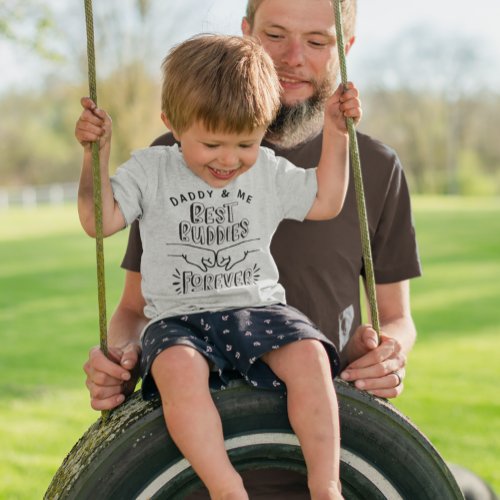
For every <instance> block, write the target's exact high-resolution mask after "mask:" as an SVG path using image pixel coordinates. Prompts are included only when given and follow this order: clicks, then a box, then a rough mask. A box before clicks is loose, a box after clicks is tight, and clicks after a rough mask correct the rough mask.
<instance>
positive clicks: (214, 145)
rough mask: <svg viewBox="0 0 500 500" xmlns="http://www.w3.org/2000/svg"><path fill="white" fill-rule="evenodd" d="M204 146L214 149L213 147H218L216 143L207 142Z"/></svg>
mask: <svg viewBox="0 0 500 500" xmlns="http://www.w3.org/2000/svg"><path fill="white" fill-rule="evenodd" d="M204 146H205V147H207V148H210V149H214V148H216V147H218V146H219V145H218V144H207V143H205V144H204Z"/></svg>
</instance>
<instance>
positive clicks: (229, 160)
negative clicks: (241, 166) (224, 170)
mask: <svg viewBox="0 0 500 500" xmlns="http://www.w3.org/2000/svg"><path fill="white" fill-rule="evenodd" d="M219 164H220V166H221V167H235V166H236V165H237V164H238V156H237V155H236V153H234V152H233V151H224V152H223V153H222V154H221V155H220V156H219Z"/></svg>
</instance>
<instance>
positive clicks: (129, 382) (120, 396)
mask: <svg viewBox="0 0 500 500" xmlns="http://www.w3.org/2000/svg"><path fill="white" fill-rule="evenodd" d="M144 305H145V302H144V298H143V296H142V293H141V275H140V273H136V272H132V271H127V272H126V275H125V285H124V288H123V294H122V297H121V299H120V302H119V303H118V306H117V308H116V310H115V312H114V313H113V316H112V317H111V320H110V322H109V332H108V345H109V347H108V349H109V355H110V358H111V359H108V358H106V356H104V354H103V353H102V351H101V350H100V349H99V347H94V348H92V349H91V350H90V353H89V359H88V361H87V362H86V363H85V365H84V367H83V369H84V371H85V373H86V374H87V380H86V385H87V388H88V390H89V392H90V399H91V406H92V408H93V409H94V410H110V409H113V408H115V407H116V406H118V405H120V404H121V403H123V401H125V397H126V396H127V395H128V394H130V393H132V392H133V390H134V389H135V385H136V383H137V379H138V362H139V357H140V353H141V348H140V341H139V337H140V333H141V331H142V329H143V328H144V326H146V323H147V319H146V318H145V316H144V313H143V309H144Z"/></svg>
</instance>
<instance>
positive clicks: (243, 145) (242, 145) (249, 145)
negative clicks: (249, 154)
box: [240, 144, 253, 149]
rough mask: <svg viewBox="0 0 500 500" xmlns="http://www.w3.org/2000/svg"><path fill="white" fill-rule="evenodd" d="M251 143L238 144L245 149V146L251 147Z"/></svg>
mask: <svg viewBox="0 0 500 500" xmlns="http://www.w3.org/2000/svg"><path fill="white" fill-rule="evenodd" d="M252 146H253V144H240V148H243V149H246V148H251V147H252Z"/></svg>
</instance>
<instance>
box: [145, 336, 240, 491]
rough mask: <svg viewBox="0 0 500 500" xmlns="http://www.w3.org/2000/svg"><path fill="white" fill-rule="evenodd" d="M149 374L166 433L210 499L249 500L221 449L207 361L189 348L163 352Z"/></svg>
mask: <svg viewBox="0 0 500 500" xmlns="http://www.w3.org/2000/svg"><path fill="white" fill-rule="evenodd" d="M151 373H152V375H153V378H154V380H155V382H156V385H157V387H158V390H159V392H160V396H161V401H162V406H163V413H164V417H165V422H166V424H167V429H168V431H169V433H170V435H171V436H172V439H173V440H174V442H175V444H176V445H177V446H178V448H179V449H180V450H181V452H182V454H183V455H184V457H186V459H187V460H188V461H189V462H190V464H191V465H192V467H193V469H194V470H195V471H196V473H197V474H198V476H199V477H200V479H201V480H202V481H203V483H204V484H205V486H206V487H207V488H208V490H209V492H210V496H211V498H215V499H233V498H234V499H235V500H236V499H238V500H240V499H248V496H247V494H246V493H245V489H244V487H243V482H242V480H241V477H240V475H239V474H238V473H237V472H236V470H235V469H234V467H233V466H232V464H231V462H230V461H229V457H228V456H227V452H226V450H225V447H224V437H223V433H222V423H221V420H220V416H219V413H218V411H217V408H216V407H215V404H214V402H213V399H212V396H211V395H210V390H209V387H208V376H209V367H208V363H207V361H206V359H205V358H204V357H203V356H202V355H201V354H200V353H199V352H197V351H196V350H195V349H193V348H191V347H188V346H181V345H179V346H174V347H170V348H168V349H166V350H164V351H163V352H162V353H161V354H159V355H158V357H157V358H156V359H155V360H154V362H153V365H152V367H151Z"/></svg>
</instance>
